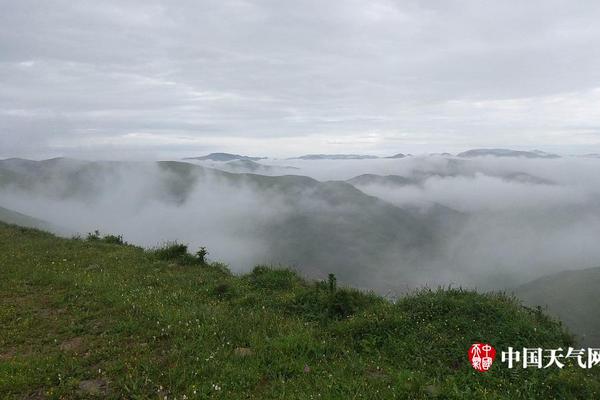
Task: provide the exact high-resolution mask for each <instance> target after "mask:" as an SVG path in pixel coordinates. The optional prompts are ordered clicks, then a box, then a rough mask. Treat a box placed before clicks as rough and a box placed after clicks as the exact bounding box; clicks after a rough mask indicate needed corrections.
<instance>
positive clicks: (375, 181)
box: [346, 174, 420, 186]
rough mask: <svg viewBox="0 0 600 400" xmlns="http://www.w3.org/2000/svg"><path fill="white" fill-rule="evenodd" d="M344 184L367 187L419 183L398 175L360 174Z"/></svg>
mask: <svg viewBox="0 0 600 400" xmlns="http://www.w3.org/2000/svg"><path fill="white" fill-rule="evenodd" d="M346 182H348V183H350V184H351V185H354V186H367V185H397V186H406V185H416V184H418V183H420V182H419V181H418V180H416V179H411V178H407V177H404V176H399V175H376V174H362V175H358V176H355V177H354V178H351V179H348V180H347V181H346Z"/></svg>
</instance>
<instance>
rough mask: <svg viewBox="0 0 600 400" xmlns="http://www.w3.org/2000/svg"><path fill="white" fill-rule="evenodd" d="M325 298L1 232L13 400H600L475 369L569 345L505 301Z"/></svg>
mask: <svg viewBox="0 0 600 400" xmlns="http://www.w3.org/2000/svg"><path fill="white" fill-rule="evenodd" d="M318 287H319V286H318V285H315V284H309V283H306V282H304V281H302V280H301V279H299V278H297V277H296V276H295V275H294V274H293V273H290V272H288V271H272V270H264V269H259V270H257V271H256V272H255V273H253V274H250V275H246V276H243V277H235V276H231V275H229V274H228V273H227V272H225V271H223V269H222V268H221V267H219V266H218V265H212V266H205V267H200V266H181V265H177V264H176V263H172V262H168V261H160V260H157V259H156V258H155V256H153V255H152V254H151V253H150V252H145V251H143V250H142V249H139V248H135V247H132V246H123V245H116V244H107V243H103V242H100V241H94V242H90V241H82V240H67V239H60V238H57V237H55V236H52V235H50V234H47V233H43V232H40V231H35V230H29V229H25V228H18V227H14V226H8V225H4V224H0V303H1V304H2V307H1V308H0V398H2V399H11V398H24V397H25V398H27V397H26V396H31V397H30V398H69V399H71V398H90V397H92V395H91V394H90V393H91V392H97V393H98V396H100V397H106V398H115V399H116V398H134V399H135V398H164V396H168V399H173V398H177V399H182V398H184V397H183V396H184V395H185V396H186V397H187V398H257V399H274V398H278V399H279V398H285V399H307V398H340V399H348V398H428V397H432V396H438V397H440V398H456V399H459V398H478V399H485V398H489V399H495V398H510V399H517V398H527V399H529V398H577V397H579V398H598V396H599V395H600V387H599V386H600V384H599V382H598V372H596V371H597V369H593V370H591V371H584V370H581V369H579V368H576V367H566V368H565V369H564V370H558V369H549V370H531V369H528V370H522V369H516V370H508V369H506V368H505V367H504V365H502V364H501V363H500V361H499V360H498V359H497V362H496V364H494V366H493V370H492V371H491V372H489V373H486V374H480V373H477V372H475V371H474V370H473V369H471V367H470V366H469V365H468V361H467V358H466V352H467V349H468V347H469V346H470V344H471V343H473V342H475V341H479V340H483V341H489V342H491V343H492V344H494V345H495V346H496V347H497V348H498V349H502V348H506V347H507V346H509V345H510V346H514V347H517V348H518V347H522V346H529V347H536V346H542V347H548V348H555V347H559V346H563V347H564V346H567V345H568V342H569V337H568V335H565V334H564V332H563V331H562V329H561V328H560V327H559V325H558V324H556V323H555V322H553V321H551V320H549V319H548V318H546V317H545V316H544V315H542V314H541V313H539V312H533V311H530V310H528V309H525V308H522V307H521V306H520V305H518V304H517V303H515V302H514V301H513V300H510V299H507V298H505V297H503V296H498V295H481V294H477V293H473V292H463V291H457V290H451V291H434V292H422V293H420V294H417V295H414V296H411V297H407V298H405V299H403V300H401V301H400V302H399V303H398V304H390V303H388V302H386V301H384V300H382V299H381V298H378V297H375V296H370V295H362V294H357V293H356V292H352V291H348V290H338V291H337V292H336V294H335V296H334V297H331V295H330V294H329V292H328V291H327V290H326V289H325V288H320V289H317V288H318ZM332 299H333V300H332ZM348 305H352V307H348ZM341 311H353V315H351V316H350V317H347V318H335V316H336V315H339V314H340V313H341Z"/></svg>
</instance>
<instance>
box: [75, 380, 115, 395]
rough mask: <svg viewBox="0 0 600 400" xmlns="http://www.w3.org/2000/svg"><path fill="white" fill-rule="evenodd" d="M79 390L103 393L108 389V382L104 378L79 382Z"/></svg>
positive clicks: (87, 392) (96, 393) (97, 393)
mask: <svg viewBox="0 0 600 400" xmlns="http://www.w3.org/2000/svg"><path fill="white" fill-rule="evenodd" d="M79 390H81V391H82V392H83V393H86V394H91V395H102V394H106V392H107V391H108V383H107V382H106V381H104V380H102V379H89V380H86V381H81V382H79Z"/></svg>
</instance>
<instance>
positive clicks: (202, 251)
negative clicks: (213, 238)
mask: <svg viewBox="0 0 600 400" xmlns="http://www.w3.org/2000/svg"><path fill="white" fill-rule="evenodd" d="M207 255H208V250H206V247H204V246H202V247H200V250H198V251H197V252H196V257H197V258H198V262H199V263H200V264H206V256H207Z"/></svg>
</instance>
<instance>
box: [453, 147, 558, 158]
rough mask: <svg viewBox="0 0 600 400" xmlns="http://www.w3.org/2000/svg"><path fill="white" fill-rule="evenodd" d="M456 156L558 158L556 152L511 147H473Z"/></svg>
mask: <svg viewBox="0 0 600 400" xmlns="http://www.w3.org/2000/svg"><path fill="white" fill-rule="evenodd" d="M456 156H457V157H465V158H471V157H485V156H493V157H523V158H560V156H559V155H557V154H551V153H546V152H545V151H540V150H532V151H520V150H511V149H473V150H467V151H463V152H462V153H458V154H457V155H456Z"/></svg>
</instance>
